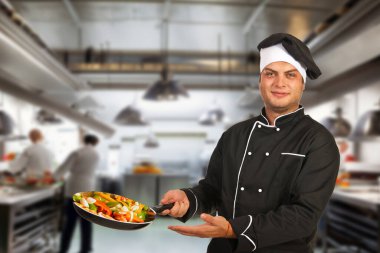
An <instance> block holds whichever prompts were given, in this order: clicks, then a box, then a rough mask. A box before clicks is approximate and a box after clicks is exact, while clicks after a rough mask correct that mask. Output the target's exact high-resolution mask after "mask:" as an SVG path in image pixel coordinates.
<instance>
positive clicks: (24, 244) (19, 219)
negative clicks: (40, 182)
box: [0, 187, 62, 253]
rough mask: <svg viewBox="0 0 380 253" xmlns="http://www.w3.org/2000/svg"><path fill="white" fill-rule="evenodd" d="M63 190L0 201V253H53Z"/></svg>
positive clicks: (52, 190) (6, 198) (18, 195)
mask: <svg viewBox="0 0 380 253" xmlns="http://www.w3.org/2000/svg"><path fill="white" fill-rule="evenodd" d="M61 193H62V189H61V187H52V188H48V189H42V190H34V191H32V192H25V193H19V194H17V195H14V196H5V197H4V196H2V198H1V200H0V235H1V236H0V253H18V252H20V253H22V252H28V253H29V252H30V253H33V252H38V253H43V252H54V251H55V250H56V237H57V233H58V225H59V218H60V212H61V197H62V194H61Z"/></svg>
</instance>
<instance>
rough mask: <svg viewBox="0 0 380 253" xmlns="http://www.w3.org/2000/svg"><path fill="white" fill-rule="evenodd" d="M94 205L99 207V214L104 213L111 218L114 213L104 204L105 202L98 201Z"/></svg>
mask: <svg viewBox="0 0 380 253" xmlns="http://www.w3.org/2000/svg"><path fill="white" fill-rule="evenodd" d="M94 204H95V205H96V206H97V207H98V212H102V213H104V214H106V215H109V216H111V214H112V211H111V209H110V208H109V207H108V206H107V205H106V204H104V203H103V202H101V201H99V200H96V201H95V202H94Z"/></svg>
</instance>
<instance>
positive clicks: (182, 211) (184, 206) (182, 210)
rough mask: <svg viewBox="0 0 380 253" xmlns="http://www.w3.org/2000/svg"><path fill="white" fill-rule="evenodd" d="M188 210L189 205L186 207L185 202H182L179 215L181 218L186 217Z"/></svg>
mask: <svg viewBox="0 0 380 253" xmlns="http://www.w3.org/2000/svg"><path fill="white" fill-rule="evenodd" d="M188 209H189V207H188V205H186V204H185V203H184V202H181V203H180V206H179V215H181V216H183V215H185V214H186V213H187V210H188Z"/></svg>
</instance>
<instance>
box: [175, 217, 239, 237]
mask: <svg viewBox="0 0 380 253" xmlns="http://www.w3.org/2000/svg"><path fill="white" fill-rule="evenodd" d="M201 218H202V220H203V221H204V222H205V223H204V224H201V225H196V226H169V227H168V228H169V229H171V230H173V231H175V232H177V233H180V234H182V235H187V236H196V237H201V238H217V237H224V238H236V235H235V233H234V231H233V230H232V227H231V224H230V223H229V222H228V221H227V220H226V218H224V217H223V216H215V217H214V216H211V215H209V214H205V213H202V214H201Z"/></svg>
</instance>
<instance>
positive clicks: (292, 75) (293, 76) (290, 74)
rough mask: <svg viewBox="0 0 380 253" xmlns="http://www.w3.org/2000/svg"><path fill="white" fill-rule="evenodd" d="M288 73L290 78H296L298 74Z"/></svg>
mask: <svg viewBox="0 0 380 253" xmlns="http://www.w3.org/2000/svg"><path fill="white" fill-rule="evenodd" d="M286 75H287V77H288V78H295V77H296V76H297V74H296V73H295V72H287V73H286Z"/></svg>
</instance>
